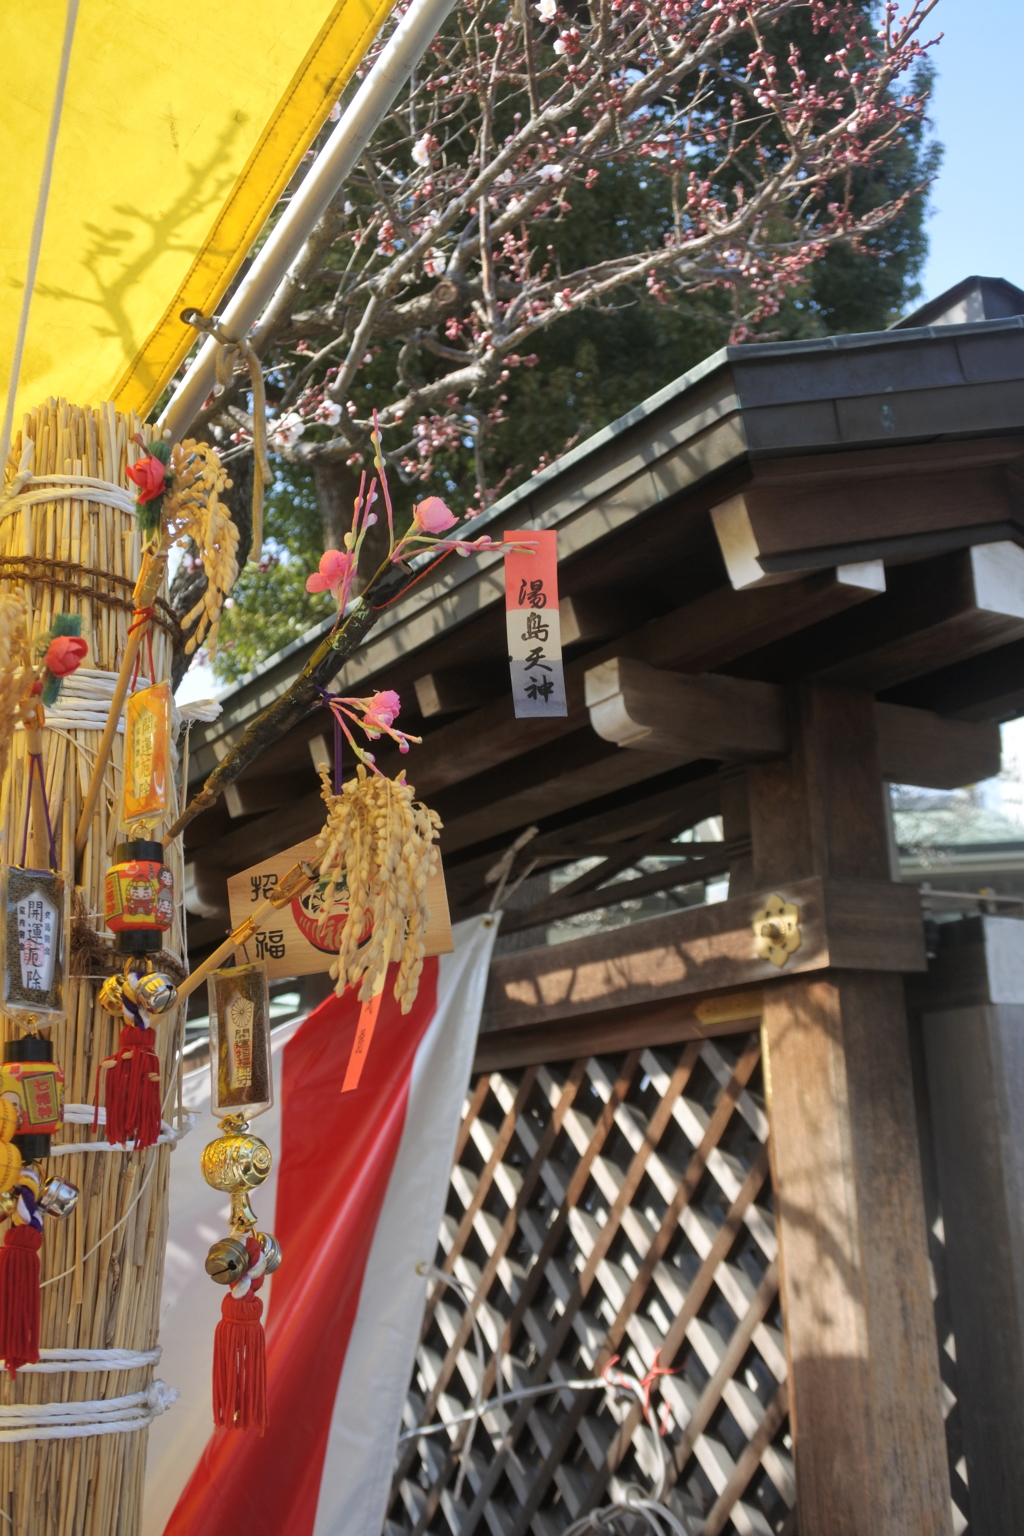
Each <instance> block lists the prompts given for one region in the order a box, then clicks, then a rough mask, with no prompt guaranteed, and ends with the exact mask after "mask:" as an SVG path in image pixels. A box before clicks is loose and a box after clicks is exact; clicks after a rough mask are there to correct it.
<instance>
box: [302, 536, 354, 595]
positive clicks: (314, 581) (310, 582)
mask: <svg viewBox="0 0 1024 1536" xmlns="http://www.w3.org/2000/svg"><path fill="white" fill-rule="evenodd" d="M354 564H355V556H354V555H350V554H343V553H342V551H341V550H340V549H329V550H328V551H327V553H326V554H325V555H321V556H320V569H319V570H318V571H314V572H313V575H312V576H307V577H306V591H307V592H328V591H329V592H330V594H331V596H332V597H333V598H334V601H335V602H337V601H338V593H339V592H340V591H341V588H342V587H343V586H344V585H345V582H346V580H347V578H348V575H349V572H350V571H351V569H352V567H353V565H354Z"/></svg>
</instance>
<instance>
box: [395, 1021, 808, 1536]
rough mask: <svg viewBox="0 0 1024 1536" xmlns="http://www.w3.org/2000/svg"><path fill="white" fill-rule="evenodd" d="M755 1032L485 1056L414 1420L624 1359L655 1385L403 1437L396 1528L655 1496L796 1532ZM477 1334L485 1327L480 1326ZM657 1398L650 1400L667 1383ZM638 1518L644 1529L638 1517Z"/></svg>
mask: <svg viewBox="0 0 1024 1536" xmlns="http://www.w3.org/2000/svg"><path fill="white" fill-rule="evenodd" d="M767 1140H768V1123H767V1119H766V1116H765V1112H764V1104H763V1097H762V1085H761V1073H760V1048H759V1040H758V1036H757V1034H756V1033H751V1034H750V1035H733V1036H729V1037H727V1038H723V1039H718V1040H704V1041H691V1042H689V1043H686V1044H684V1045H680V1046H670V1047H658V1048H656V1049H647V1050H641V1049H636V1050H632V1051H629V1052H626V1053H624V1054H621V1055H615V1056H602V1057H600V1058H594V1057H590V1058H582V1059H579V1060H577V1061H573V1062H566V1063H561V1064H558V1065H553V1066H552V1065H549V1066H541V1067H528V1068H525V1069H522V1070H518V1071H514V1072H494V1073H491V1074H490V1075H485V1076H483V1077H481V1078H480V1079H479V1080H477V1081H476V1082H475V1084H474V1085H473V1088H472V1090H471V1096H470V1099H469V1101H468V1104H467V1109H466V1114H465V1118H464V1120H463V1124H462V1128H461V1131H460V1134H459V1141H458V1147H457V1153H456V1162H455V1168H454V1172H453V1176H452V1182H451V1190H450V1197H449V1204H448V1213H447V1215H446V1217H445V1221H444V1224H443V1228H442V1234H441V1242H440V1250H439V1257H438V1261H437V1262H438V1265H439V1266H440V1267H442V1268H443V1269H445V1270H446V1271H447V1272H448V1273H449V1274H451V1275H452V1276H453V1278H454V1279H455V1280H457V1281H459V1282H461V1284H462V1286H463V1288H464V1290H465V1292H466V1293H467V1294H468V1295H473V1294H478V1295H480V1296H482V1297H483V1298H485V1301H486V1305H485V1306H481V1307H480V1308H479V1309H478V1322H479V1328H480V1332H481V1333H482V1335H483V1339H484V1340H485V1343H486V1349H485V1353H486V1356H487V1358H486V1361H485V1362H484V1363H483V1371H482V1379H481V1360H480V1357H479V1349H480V1344H479V1342H478V1341H475V1340H474V1334H473V1329H472V1326H471V1321H470V1319H469V1317H468V1316H467V1313H466V1309H465V1307H464V1306H463V1305H462V1304H461V1303H460V1300H459V1297H458V1296H457V1295H456V1294H455V1293H453V1291H452V1289H450V1288H445V1287H443V1286H441V1285H438V1286H436V1287H435V1288H434V1290H433V1291H432V1293H431V1297H430V1301H429V1303H428V1307H427V1313H426V1318H425V1322H424V1328H423V1334H422V1338H421V1344H420V1348H419V1351H418V1356H417V1363H416V1369H415V1371H414V1376H413V1381H412V1383H411V1387H410V1392H409V1397H408V1401H407V1404H406V1424H407V1426H408V1428H410V1429H412V1428H414V1427H416V1426H418V1425H421V1424H428V1423H435V1424H436V1423H437V1422H438V1421H442V1422H445V1423H450V1421H452V1420H453V1419H456V1418H458V1417H459V1416H460V1415H464V1414H465V1413H466V1411H467V1409H468V1408H470V1407H471V1406H472V1404H473V1402H474V1400H475V1398H477V1397H478V1396H479V1399H480V1400H481V1401H483V1400H485V1399H492V1398H494V1397H495V1395H496V1393H495V1373H496V1361H497V1358H498V1356H497V1354H496V1351H497V1350H498V1346H499V1334H500V1358H501V1363H502V1380H503V1387H504V1390H505V1391H506V1392H512V1391H515V1390H517V1389H520V1388H523V1387H526V1386H530V1385H536V1384H541V1383H549V1382H550V1383H556V1384H557V1383H559V1382H566V1381H571V1380H580V1379H584V1380H586V1379H591V1378H593V1377H595V1376H596V1375H598V1374H599V1373H600V1372H601V1370H602V1369H603V1368H604V1366H605V1365H606V1364H607V1362H608V1361H609V1360H610V1359H611V1358H612V1357H613V1356H619V1357H620V1359H621V1368H622V1369H625V1370H628V1371H630V1372H632V1373H633V1374H634V1375H635V1376H637V1377H641V1378H642V1377H644V1376H646V1375H647V1373H648V1372H650V1371H651V1369H652V1367H654V1366H655V1365H656V1364H660V1365H662V1366H670V1367H672V1369H673V1371H674V1372H675V1374H673V1375H671V1376H663V1377H661V1378H659V1381H658V1386H657V1389H656V1392H655V1396H654V1399H653V1405H652V1414H651V1418H652V1420H653V1421H654V1426H655V1427H652V1426H651V1425H650V1424H648V1423H647V1422H646V1421H645V1418H644V1414H643V1411H642V1409H641V1407H640V1405H639V1404H638V1402H637V1401H636V1399H635V1398H633V1397H629V1396H628V1395H625V1394H623V1395H620V1396H619V1397H618V1398H616V1396H615V1395H614V1394H613V1393H611V1392H610V1391H606V1390H605V1389H604V1388H593V1389H585V1390H568V1389H566V1390H565V1391H563V1392H561V1393H554V1394H552V1395H549V1396H546V1397H543V1398H541V1399H539V1400H537V1399H534V1400H530V1401H525V1402H521V1403H509V1404H507V1405H505V1406H504V1407H503V1408H502V1409H500V1410H499V1409H496V1408H495V1409H492V1410H490V1411H488V1412H487V1414H486V1415H485V1417H484V1419H483V1421H482V1423H480V1424H479V1425H478V1426H477V1427H476V1429H475V1431H474V1432H473V1436H472V1442H471V1448H470V1452H469V1455H468V1457H465V1456H463V1459H464V1460H465V1462H466V1468H465V1475H464V1477H463V1478H462V1481H461V1486H460V1455H462V1453H463V1452H464V1445H465V1441H466V1437H467V1432H468V1426H467V1424H466V1423H464V1422H463V1423H462V1424H459V1425H452V1426H451V1428H449V1429H447V1430H445V1431H443V1432H442V1433H441V1434H439V1435H436V1436H434V1437H432V1438H429V1439H428V1438H422V1437H421V1438H414V1439H411V1440H407V1441H405V1442H404V1443H403V1445H402V1446H401V1448H400V1455H399V1462H398V1467H397V1470H396V1476H395V1481H394V1486H393V1489H392V1498H391V1505H390V1509H389V1515H388V1522H387V1525H386V1531H387V1532H388V1533H390V1536H398V1533H399V1532H401V1533H403V1536H404V1533H414V1536H420V1533H424V1532H436V1533H442V1532H443V1533H448V1532H451V1533H459V1536H471V1533H474V1532H478V1531H480V1532H485V1531H486V1532H489V1533H491V1536H525V1533H526V1532H528V1531H529V1532H533V1533H536V1536H555V1533H558V1532H561V1531H564V1530H565V1529H566V1528H567V1526H569V1525H570V1524H571V1523H572V1522H573V1521H574V1520H576V1519H578V1518H579V1517H580V1516H581V1515H583V1514H585V1513H587V1512H588V1511H590V1510H592V1509H594V1508H595V1507H597V1506H599V1505H601V1504H602V1503H604V1502H606V1501H607V1500H609V1499H616V1498H618V1497H621V1496H622V1495H623V1492H624V1489H625V1488H626V1487H627V1485H629V1484H634V1485H639V1486H640V1487H642V1488H643V1489H644V1490H649V1489H651V1488H652V1486H653V1484H654V1481H655V1480H656V1478H657V1476H658V1472H659V1467H660V1458H659V1456H658V1454H657V1447H656V1445H655V1439H654V1436H655V1434H656V1432H657V1426H658V1425H659V1422H660V1421H661V1420H662V1419H664V1422H665V1426H666V1434H665V1438H664V1441H663V1446H664V1450H665V1452H666V1457H667V1473H666V1481H667V1484H668V1492H667V1495H666V1502H667V1504H668V1507H669V1509H670V1510H671V1511H672V1512H673V1513H674V1514H675V1516H676V1518H677V1519H678V1520H680V1521H681V1523H682V1524H683V1526H684V1528H685V1529H687V1530H689V1531H692V1532H694V1533H696V1532H698V1531H700V1532H702V1533H704V1536H716V1533H719V1532H731V1531H735V1532H738V1533H741V1536H771V1533H775V1536H777V1533H780V1532H786V1533H790V1532H793V1531H795V1528H796V1526H795V1517H794V1515H793V1506H794V1504H795V1498H796V1494H795V1485H794V1477H793V1464H792V1458H791V1442H790V1437H789V1424H788V1398H787V1387H786V1356H785V1348H784V1342H783V1324H782V1317H781V1314H780V1308H779V1296H778V1269H777V1245H776V1238H775V1227H774V1220H773V1215H772V1195H771V1180H770V1176H769V1168H768V1149H767ZM478 1337H479V1336H478ZM659 1393H660V1395H659ZM638 1529H639V1526H638Z"/></svg>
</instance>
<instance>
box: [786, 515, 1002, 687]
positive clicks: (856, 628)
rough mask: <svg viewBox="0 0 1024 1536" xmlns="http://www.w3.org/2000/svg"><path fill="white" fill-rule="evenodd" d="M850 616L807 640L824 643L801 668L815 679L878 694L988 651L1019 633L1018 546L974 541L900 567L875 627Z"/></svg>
mask: <svg viewBox="0 0 1024 1536" xmlns="http://www.w3.org/2000/svg"><path fill="white" fill-rule="evenodd" d="M852 618H853V615H843V616H841V617H840V618H839V619H838V620H834V621H832V623H831V624H830V626H829V629H830V635H828V636H822V635H819V636H809V637H808V641H809V643H810V644H811V645H815V644H816V643H817V641H818V640H819V639H820V640H822V641H823V646H822V664H821V665H819V666H812V667H811V668H809V669H808V670H809V671H810V672H811V674H812V675H813V676H814V677H815V678H817V679H818V680H819V681H820V682H826V683H837V684H842V685H843V686H845V687H858V688H866V689H869V690H870V691H871V692H872V693H880V692H881V691H882V690H883V689H886V688H893V687H895V686H896V685H897V684H899V683H904V682H907V681H908V680H909V679H910V678H914V677H921V676H922V675H923V674H925V673H927V672H934V671H935V670H936V669H937V668H938V667H941V666H946V665H948V664H949V663H951V662H954V661H962V660H964V659H965V658H966V657H968V656H978V655H981V654H982V653H983V652H985V651H990V650H994V649H995V648H996V647H997V646H1000V645H1003V644H1005V643H1006V642H1007V641H1009V640H1015V639H1017V638H1018V637H1020V636H1024V549H1021V548H1020V547H1019V546H1018V545H1017V544H1007V543H1000V544H981V545H978V546H976V547H975V548H974V549H969V550H964V551H962V552H958V553H956V554H953V555H947V556H945V557H943V558H942V559H940V560H935V561H931V562H929V563H928V565H927V566H918V567H916V568H913V567H910V566H904V567H903V568H902V569H901V570H900V571H898V572H893V573H892V580H891V582H890V590H889V592H888V593H887V594H886V596H885V597H884V598H881V599H879V601H878V603H877V604H876V605H874V607H873V609H872V618H873V620H874V628H873V629H872V627H871V626H865V625H857V624H855V623H850V622H849V620H851V619H852ZM844 620H845V621H846V622H845V623H844ZM830 640H831V642H832V645H831V649H832V652H833V659H830V658H829V657H828V651H829V649H830V646H829V641H830ZM843 652H845V654H843Z"/></svg>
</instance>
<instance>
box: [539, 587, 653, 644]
mask: <svg viewBox="0 0 1024 1536" xmlns="http://www.w3.org/2000/svg"><path fill="white" fill-rule="evenodd" d="M635 611H636V610H635V608H633V607H632V606H631V605H629V604H627V603H625V602H624V601H623V599H622V598H621V597H620V596H619V594H618V593H617V592H616V591H615V590H614V589H612V588H605V589H601V590H599V591H596V592H577V593H574V594H572V595H571V596H569V597H563V598H562V599H561V600H560V602H559V604H558V618H559V628H560V630H561V635H562V645H563V647H568V646H570V645H578V644H579V643H580V642H581V641H590V642H595V641H598V640H611V639H612V638H613V637H614V636H615V635H621V634H624V633H625V631H626V630H628V629H631V628H632V627H633V622H634V616H635Z"/></svg>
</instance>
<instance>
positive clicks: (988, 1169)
mask: <svg viewBox="0 0 1024 1536" xmlns="http://www.w3.org/2000/svg"><path fill="white" fill-rule="evenodd" d="M940 932H941V935H942V940H943V942H942V944H941V946H940V948H939V952H938V954H937V955H936V957H935V961H934V963H933V965H932V966H931V967H930V972H931V973H930V975H929V977H928V981H927V983H926V984H925V987H924V988H922V989H921V991H922V993H923V994H924V995H923V997H922V1003H923V1008H924V1014H923V1020H922V1041H923V1047H924V1059H925V1064H926V1068H927V1076H928V1101H929V1110H930V1120H931V1129H932V1135H933V1139H934V1146H935V1166H936V1172H937V1176H938V1188H939V1200H940V1206H941V1211H942V1222H943V1228H944V1233H945V1241H946V1272H947V1275H948V1278H949V1303H950V1314H951V1319H952V1324H953V1336H954V1338H955V1340H956V1380H957V1396H958V1398H959V1403H960V1427H961V1433H962V1435H963V1446H964V1455H965V1458H966V1461H967V1481H968V1486H969V1489H970V1504H971V1511H970V1512H971V1531H972V1532H973V1533H974V1536H1004V1533H1005V1532H1009V1531H1022V1530H1024V1458H1022V1456H1021V1444H1022V1442H1024V923H1022V922H1021V921H1020V919H1019V918H1013V917H975V918H969V919H967V920H966V921H964V922H960V923H951V924H943V925H942V928H941V930H940Z"/></svg>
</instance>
